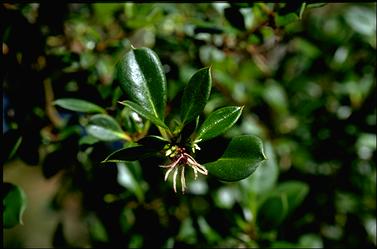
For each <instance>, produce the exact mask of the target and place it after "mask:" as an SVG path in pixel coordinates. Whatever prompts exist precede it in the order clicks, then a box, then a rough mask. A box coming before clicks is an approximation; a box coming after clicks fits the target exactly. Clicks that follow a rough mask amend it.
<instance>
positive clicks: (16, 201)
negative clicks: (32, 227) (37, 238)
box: [3, 182, 26, 228]
mask: <svg viewBox="0 0 377 249" xmlns="http://www.w3.org/2000/svg"><path fill="white" fill-rule="evenodd" d="M3 191H4V192H3V193H4V195H3V196H4V197H3V198H4V199H3V226H4V227H5V228H11V227H14V226H15V225H18V224H23V223H22V214H23V212H24V211H25V208H26V196H25V193H24V191H23V190H22V189H21V188H20V187H18V186H16V185H14V184H12V183H7V182H6V183H4V184H3Z"/></svg>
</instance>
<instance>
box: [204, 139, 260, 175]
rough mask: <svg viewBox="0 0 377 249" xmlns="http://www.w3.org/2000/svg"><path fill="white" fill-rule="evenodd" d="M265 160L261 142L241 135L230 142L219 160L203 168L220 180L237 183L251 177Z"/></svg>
mask: <svg viewBox="0 0 377 249" xmlns="http://www.w3.org/2000/svg"><path fill="white" fill-rule="evenodd" d="M265 159H266V157H265V155H264V152H263V144H262V140H261V139H260V138H258V137H256V136H250V135H243V136H237V137H234V138H233V139H232V140H231V141H230V143H229V145H228V147H227V148H226V150H225V152H224V154H223V156H222V157H221V158H220V159H218V160H217V161H214V162H210V163H206V164H204V166H205V167H206V168H207V169H208V172H209V173H211V174H212V175H214V176H215V177H217V178H219V179H220V180H223V181H239V180H242V179H244V178H246V177H248V176H249V175H251V174H252V173H253V172H254V171H255V170H256V168H257V167H258V166H259V165H260V163H261V162H262V161H263V160H265Z"/></svg>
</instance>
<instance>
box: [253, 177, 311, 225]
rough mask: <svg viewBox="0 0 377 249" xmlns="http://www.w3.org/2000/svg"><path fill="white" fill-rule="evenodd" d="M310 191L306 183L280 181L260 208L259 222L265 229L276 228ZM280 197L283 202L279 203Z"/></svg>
mask: <svg viewBox="0 0 377 249" xmlns="http://www.w3.org/2000/svg"><path fill="white" fill-rule="evenodd" d="M308 192H309V187H308V185H307V184H306V183H303V182H299V181H287V182H283V183H280V184H279V185H278V186H277V187H276V188H275V189H274V190H273V191H272V192H270V194H269V195H268V196H267V197H265V199H264V200H263V201H262V202H261V205H260V206H259V208H258V215H257V222H258V225H259V227H260V228H262V229H264V230H269V229H274V228H276V227H277V226H278V225H280V224H281V223H282V222H283V221H284V220H285V219H286V217H287V216H288V215H290V214H291V213H292V212H293V210H294V209H295V208H297V207H298V206H299V205H300V204H301V202H302V201H303V200H304V198H305V196H306V195H307V193H308ZM278 199H280V201H281V203H280V204H279V203H277V202H278Z"/></svg>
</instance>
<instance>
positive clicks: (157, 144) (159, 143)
mask: <svg viewBox="0 0 377 249" xmlns="http://www.w3.org/2000/svg"><path fill="white" fill-rule="evenodd" d="M137 143H138V144H141V145H144V146H145V147H148V148H155V149H156V150H162V149H163V148H164V147H165V145H167V144H168V143H169V141H168V140H166V139H165V138H163V137H159V136H154V135H150V136H146V137H143V138H142V139H140V140H139V141H137Z"/></svg>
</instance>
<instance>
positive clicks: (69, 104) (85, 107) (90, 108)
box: [54, 98, 106, 113]
mask: <svg viewBox="0 0 377 249" xmlns="http://www.w3.org/2000/svg"><path fill="white" fill-rule="evenodd" d="M54 104H55V105H57V106H60V107H62V108H65V109H67V110H70V111H75V112H86V113H95V112H102V113H105V112H106V111H105V110H104V109H103V108H102V107H100V106H98V105H96V104H93V103H91V102H89V101H86V100H82V99H71V98H65V99H57V100H55V101H54Z"/></svg>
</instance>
